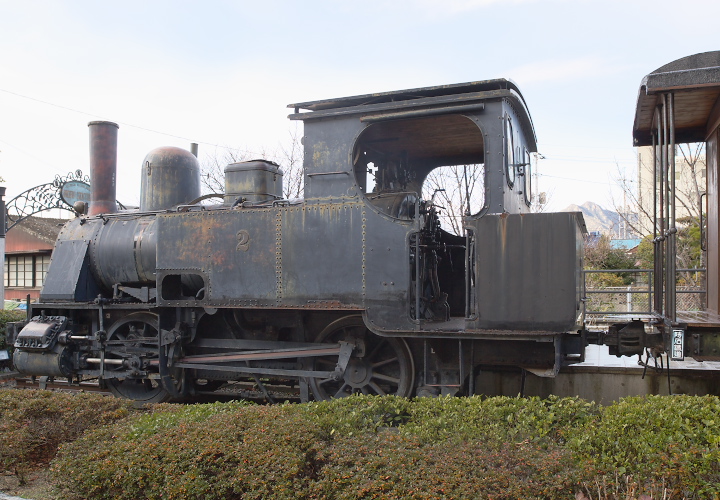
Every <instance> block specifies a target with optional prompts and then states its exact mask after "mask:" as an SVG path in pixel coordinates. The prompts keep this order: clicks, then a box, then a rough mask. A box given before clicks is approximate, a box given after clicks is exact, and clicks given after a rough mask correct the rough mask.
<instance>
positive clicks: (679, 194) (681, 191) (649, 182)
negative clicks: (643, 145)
mask: <svg viewBox="0 0 720 500" xmlns="http://www.w3.org/2000/svg"><path fill="white" fill-rule="evenodd" d="M702 147H703V143H696V144H680V145H678V147H677V150H678V152H679V154H677V155H676V162H675V168H676V179H675V202H676V206H677V214H678V217H677V220H678V222H679V223H681V224H682V225H687V224H695V225H697V224H698V222H699V219H700V197H701V195H702V193H703V192H704V191H705V186H704V176H705V169H706V165H705V155H704V154H703V151H702ZM653 168H654V166H653V159H652V155H651V154H648V155H646V157H645V156H643V155H642V153H639V154H638V170H637V175H635V174H628V172H627V171H626V170H623V169H621V168H620V167H619V166H618V174H617V178H616V179H615V181H616V182H617V184H618V186H619V187H620V189H621V192H622V197H623V200H622V202H619V201H618V200H616V199H613V208H614V209H615V211H616V212H617V213H618V214H619V215H620V218H621V220H622V222H623V223H624V224H625V225H626V226H627V227H628V228H629V229H631V230H632V231H633V232H634V233H635V234H637V235H640V236H645V235H649V234H653V217H654V216H653V197H654V196H655V190H654V189H653Z"/></svg>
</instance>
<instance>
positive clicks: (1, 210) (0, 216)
mask: <svg viewBox="0 0 720 500" xmlns="http://www.w3.org/2000/svg"><path fill="white" fill-rule="evenodd" d="M4 196H5V187H4V186H0V262H2V264H3V268H4V267H5V226H6V219H7V218H6V217H5V200H4V199H3V198H4ZM0 300H2V307H3V309H4V308H5V273H4V272H3V275H2V279H1V280H0Z"/></svg>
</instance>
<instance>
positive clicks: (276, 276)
mask: <svg viewBox="0 0 720 500" xmlns="http://www.w3.org/2000/svg"><path fill="white" fill-rule="evenodd" d="M290 107H291V108H294V113H293V114H291V115H290V119H292V120H302V121H303V122H304V137H303V144H304V167H303V168H304V198H303V199H302V200H285V199H283V198H282V172H281V171H280V169H279V168H278V166H277V165H275V164H273V163H270V162H266V161H253V162H245V163H238V164H232V165H229V166H228V168H227V169H226V192H225V194H224V197H223V203H222V204H218V205H207V204H202V203H200V202H198V201H197V199H198V198H200V192H199V169H198V166H197V160H196V159H195V158H194V156H192V155H191V154H190V153H187V152H184V151H182V150H178V149H175V148H163V149H160V150H156V151H154V152H153V153H151V154H150V155H149V156H148V157H147V158H146V160H145V161H144V162H143V165H142V176H143V185H142V186H143V187H142V189H143V192H142V194H141V206H140V209H139V210H130V211H120V212H117V213H108V212H107V211H106V210H103V213H93V211H92V209H93V204H92V203H91V206H90V210H91V211H90V215H82V216H79V217H77V218H76V219H74V220H72V221H70V222H68V223H67V224H66V226H65V227H64V228H63V230H62V232H61V233H60V236H59V238H58V241H57V243H56V246H55V250H54V253H53V256H52V262H51V265H50V268H49V271H48V275H47V280H46V283H45V286H44V288H43V291H42V294H41V299H40V301H39V302H38V303H36V304H32V305H31V314H30V316H32V320H31V321H29V322H28V324H27V325H25V327H24V328H23V329H22V330H21V331H20V332H19V334H18V335H17V338H16V340H15V347H16V350H15V355H14V362H15V365H16V367H17V368H18V369H19V370H20V371H21V372H23V373H27V374H31V375H37V376H54V377H68V378H71V379H78V378H83V377H85V378H90V377H97V378H99V379H101V380H102V381H104V383H106V384H107V385H108V386H109V387H110V388H111V389H112V390H113V392H115V393H116V394H117V395H120V396H123V397H128V398H132V399H135V400H138V401H141V402H142V401H161V400H165V399H168V398H173V397H181V396H183V395H187V394H190V393H192V392H193V391H199V390H211V389H213V388H215V387H217V386H219V385H220V384H221V383H223V382H225V381H233V380H249V381H253V382H255V383H256V384H257V385H258V386H259V387H261V388H263V389H264V386H265V385H267V384H268V383H271V382H272V381H285V382H288V381H290V383H295V384H296V386H297V388H298V390H299V393H300V395H301V397H302V398H303V399H307V398H309V397H310V394H311V393H312V395H314V397H315V398H316V399H325V398H329V397H340V396H343V395H347V394H351V393H355V392H362V393H371V394H398V395H403V396H413V395H432V394H456V393H468V392H470V393H472V392H474V378H473V373H474V370H475V369H476V367H478V366H483V365H484V366H488V365H490V366H498V365H504V366H517V367H521V368H524V369H527V370H530V371H532V372H533V373H537V374H541V375H549V376H552V375H553V374H555V373H557V371H558V370H559V368H560V366H561V365H562V364H563V363H571V362H574V361H580V360H581V359H582V355H583V351H584V347H585V341H584V338H583V336H582V335H581V334H580V333H578V332H579V331H580V330H581V329H582V322H583V301H582V297H583V295H584V294H583V281H582V254H583V252H582V235H583V231H584V225H583V221H582V216H581V215H580V214H579V213H531V211H530V205H531V197H532V193H531V187H532V186H531V184H532V183H531V179H532V175H531V153H534V152H535V151H536V144H535V132H534V128H533V124H532V121H531V118H530V115H529V113H528V110H527V108H526V104H525V101H524V99H523V97H522V95H521V94H520V92H519V90H518V88H517V87H516V86H515V85H514V84H513V83H512V82H510V81H507V80H492V81H484V82H474V83H468V84H458V85H449V86H442V87H431V88H423V89H413V90H406V91H398V92H388V93H381V94H373V95H364V96H356V97H350V98H343V99H334V100H326V101H316V102H309V103H301V104H293V105H290ZM95 126H97V127H99V128H100V129H103V128H107V127H110V129H112V126H113V124H108V123H107V122H104V123H99V124H95ZM100 140H102V139H100ZM440 167H453V168H454V169H455V170H454V172H455V173H456V176H459V180H458V185H459V186H461V187H462V190H464V191H465V192H464V195H465V196H464V198H463V199H464V202H463V204H464V214H463V215H462V221H461V222H462V231H461V234H459V235H458V234H452V233H450V232H448V231H446V230H445V229H444V228H443V227H442V224H441V218H440V216H441V215H442V213H443V211H444V210H443V207H441V206H439V203H438V202H437V199H439V196H436V193H434V192H433V191H432V190H431V191H428V189H427V185H425V186H424V185H423V184H424V183H426V181H427V179H428V178H429V176H431V175H432V172H433V171H434V170H435V169H437V168H440ZM91 175H92V173H91ZM112 175H113V176H114V173H113V174H112ZM468 178H474V179H480V181H481V185H482V187H481V188H478V187H475V189H476V190H477V191H479V197H478V196H476V197H475V198H473V199H474V200H475V201H476V203H475V206H471V203H470V200H471V198H472V196H471V194H470V192H469V191H470V186H469V182H468ZM91 182H92V184H93V189H96V185H98V184H100V183H101V182H102V179H100V178H99V176H97V175H96V178H93V179H92V180H91ZM476 194H477V192H476ZM478 200H479V201H478ZM465 205H467V206H465Z"/></svg>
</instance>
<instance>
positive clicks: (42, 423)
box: [0, 389, 131, 483]
mask: <svg viewBox="0 0 720 500" xmlns="http://www.w3.org/2000/svg"><path fill="white" fill-rule="evenodd" d="M130 408H131V405H130V404H129V403H128V402H127V401H122V400H119V399H115V398H111V397H107V396H101V395H98V394H69V393H53V392H49V391H34V390H13V389H3V390H0V440H2V446H0V469H1V470H4V471H11V472H14V473H15V474H17V475H18V477H19V478H20V482H21V483H22V482H24V479H25V475H26V473H27V472H28V471H29V470H31V469H32V468H34V467H37V466H41V465H47V464H48V463H49V462H50V460H52V459H53V458H54V457H55V454H56V452H57V449H58V446H59V445H60V444H61V443H64V442H68V441H74V440H75V439H77V438H78V437H79V436H80V435H81V434H82V433H83V432H85V430H87V429H88V428H96V427H98V426H103V425H105V424H108V423H110V422H114V421H116V420H119V419H122V418H125V417H126V416H128V415H129V411H130Z"/></svg>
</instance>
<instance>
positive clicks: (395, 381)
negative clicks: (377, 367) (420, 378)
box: [372, 373, 400, 385]
mask: <svg viewBox="0 0 720 500" xmlns="http://www.w3.org/2000/svg"><path fill="white" fill-rule="evenodd" d="M372 378H376V379H380V380H384V381H385V382H391V383H393V384H395V385H400V379H399V378H395V377H391V376H389V375H383V374H382V373H373V376H372Z"/></svg>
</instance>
